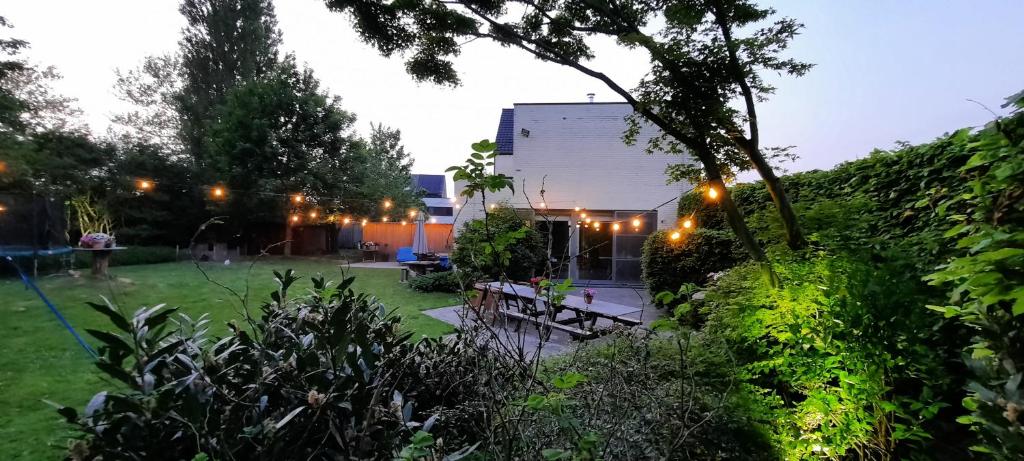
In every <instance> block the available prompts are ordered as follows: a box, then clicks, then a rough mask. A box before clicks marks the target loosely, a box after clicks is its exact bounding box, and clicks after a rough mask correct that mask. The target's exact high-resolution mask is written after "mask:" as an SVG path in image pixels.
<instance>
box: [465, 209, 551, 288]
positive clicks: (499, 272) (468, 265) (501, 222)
mask: <svg viewBox="0 0 1024 461" xmlns="http://www.w3.org/2000/svg"><path fill="white" fill-rule="evenodd" d="M498 236H510V237H508V238H507V239H508V240H509V242H508V243H507V245H501V244H502V243H504V242H499V245H501V246H502V251H494V250H493V247H494V245H495V244H494V242H492V240H494V239H496V238H497V237H498ZM501 253H505V256H507V258H505V257H502V255H501ZM546 255H547V252H546V249H545V248H544V243H543V239H542V238H541V235H540V233H539V232H537V230H536V229H534V228H533V227H531V226H530V225H529V224H528V223H527V221H526V220H525V219H523V218H522V217H520V216H519V215H518V214H516V211H515V209H513V208H511V207H509V206H499V207H497V208H496V209H494V210H490V211H489V212H488V213H487V222H486V223H485V222H484V220H482V219H475V220H472V221H469V222H466V223H465V224H464V225H463V228H462V231H461V232H460V233H459V236H458V237H456V238H455V251H453V252H452V262H453V263H454V264H455V266H456V267H457V268H458V269H460V270H463V271H467V272H469V273H471V274H474V275H479V276H481V277H484V278H488V279H490V280H497V279H498V278H499V277H501V276H503V275H504V276H506V277H508V278H509V279H511V280H518V281H525V280H529V279H530V277H532V276H534V275H535V274H537V273H539V272H540V271H542V270H543V268H544V258H545V257H546ZM503 260H504V261H503Z"/></svg>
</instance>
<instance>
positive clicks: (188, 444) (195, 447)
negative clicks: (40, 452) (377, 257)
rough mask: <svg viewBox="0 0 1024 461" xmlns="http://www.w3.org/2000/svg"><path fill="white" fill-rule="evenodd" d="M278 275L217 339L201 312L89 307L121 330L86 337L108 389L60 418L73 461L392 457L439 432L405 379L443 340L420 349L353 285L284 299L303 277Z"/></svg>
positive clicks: (319, 287)
mask: <svg viewBox="0 0 1024 461" xmlns="http://www.w3.org/2000/svg"><path fill="white" fill-rule="evenodd" d="M275 275H276V279H277V281H278V284H279V286H280V288H279V289H278V290H277V291H275V292H274V293H272V294H271V298H272V299H273V301H272V302H268V303H265V304H264V305H263V306H262V308H261V309H260V311H261V317H260V318H259V319H256V318H246V319H245V320H246V323H247V325H246V326H245V327H242V326H239V325H237V324H235V323H234V322H232V323H230V324H229V326H230V327H231V331H232V333H231V335H230V336H228V337H226V338H223V339H218V338H214V337H209V336H208V335H207V331H208V326H207V325H208V323H209V320H207V319H205V318H204V317H205V316H204V317H200V318H199V319H198V320H195V321H193V320H192V319H189V318H188V317H185V316H184V315H177V316H176V315H175V309H170V308H165V307H162V306H157V307H154V308H142V309H140V310H139V311H137V312H136V313H135V314H134V315H133V316H125V315H124V314H122V313H121V312H120V311H119V310H117V309H116V308H114V307H113V306H110V305H98V304H93V305H92V307H93V308H95V309H96V310H97V311H99V312H101V313H102V314H104V315H106V316H107V317H109V318H110V320H111V321H112V322H113V324H114V326H115V327H117V331H116V332H113V333H110V332H105V331H96V330H89V332H90V333H91V334H92V335H93V336H95V337H96V339H98V340H100V341H101V343H102V344H103V345H102V347H100V355H101V357H100V359H99V361H98V362H97V367H99V369H100V370H101V371H103V372H104V373H105V374H106V375H107V376H109V377H110V378H112V379H113V380H114V381H115V383H116V384H115V386H114V390H111V391H104V392H100V393H98V394H96V396H95V397H93V398H92V400H91V401H90V402H89V404H88V405H87V406H86V407H85V411H84V413H81V414H79V413H78V412H77V411H76V410H74V409H72V408H69V407H62V408H60V409H59V412H60V413H61V415H63V416H64V417H65V418H66V419H67V420H68V421H69V422H70V423H72V424H74V425H75V426H76V427H77V428H78V430H79V431H80V437H79V440H78V442H77V443H75V444H74V445H73V446H72V447H71V452H70V454H69V455H70V456H69V457H71V458H74V459H99V458H102V459H168V460H170V459H174V460H179V459H312V458H317V459H340V458H345V459H392V458H395V457H396V456H398V455H399V453H400V452H401V450H402V449H403V446H405V445H406V442H407V441H408V440H410V438H414V437H413V436H414V433H416V434H415V438H414V440H416V441H418V442H417V443H418V444H420V445H422V443H423V442H424V441H425V440H429V438H430V434H427V433H417V430H418V428H422V429H423V430H424V431H429V430H430V429H431V426H432V423H433V421H431V420H430V419H429V416H430V415H427V414H424V413H423V412H422V411H421V408H420V407H419V406H418V405H417V404H416V403H415V397H413V396H415V395H418V394H420V393H421V392H420V383H421V382H422V380H415V381H413V380H406V379H404V378H405V377H406V376H408V374H407V373H404V372H403V371H402V370H414V369H424V368H426V367H427V364H423V363H421V362H419V361H417V360H416V357H423V356H426V354H423V353H422V352H418V350H419V349H422V348H426V349H430V348H432V347H437V346H439V342H428V343H421V344H420V345H419V346H414V345H413V344H412V343H410V342H409V337H410V336H411V333H402V332H401V330H400V328H399V319H398V318H396V317H392V316H387V315H386V314H385V312H386V310H385V308H384V307H383V306H381V305H379V304H378V303H377V302H376V301H375V300H374V299H373V298H371V297H369V296H367V295H365V294H356V293H354V292H353V291H352V290H351V289H350V288H349V287H350V286H351V284H352V282H353V280H354V279H353V278H347V279H345V280H344V281H342V282H341V283H340V284H338V285H337V286H329V285H328V282H326V281H325V280H324V279H322V278H314V279H313V286H314V288H313V291H312V293H311V294H310V295H308V296H307V297H303V298H295V299H291V298H289V288H290V286H291V285H292V284H293V283H294V282H295V281H296V280H297V278H296V277H295V276H294V275H293V273H292V271H291V270H289V271H286V272H285V273H284V274H280V273H276V272H275ZM451 350H453V349H452V348H449V347H448V346H444V348H442V349H440V353H442V354H443V353H445V351H451ZM434 358H435V359H436V356H435V357H434ZM200 453H202V454H205V456H203V457H197V455H198V454H200Z"/></svg>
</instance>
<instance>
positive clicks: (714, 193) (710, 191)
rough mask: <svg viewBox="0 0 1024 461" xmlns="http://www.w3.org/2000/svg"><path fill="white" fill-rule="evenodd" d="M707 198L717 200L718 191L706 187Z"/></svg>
mask: <svg viewBox="0 0 1024 461" xmlns="http://www.w3.org/2000/svg"><path fill="white" fill-rule="evenodd" d="M708 198H710V199H711V200H714V199H716V198H718V189H715V188H714V187H711V186H708Z"/></svg>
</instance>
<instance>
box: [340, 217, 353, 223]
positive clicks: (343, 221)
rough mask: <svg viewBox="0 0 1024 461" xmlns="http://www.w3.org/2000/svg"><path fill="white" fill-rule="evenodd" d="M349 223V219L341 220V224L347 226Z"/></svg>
mask: <svg viewBox="0 0 1024 461" xmlns="http://www.w3.org/2000/svg"><path fill="white" fill-rule="evenodd" d="M349 221H351V219H348V218H345V219H343V220H341V222H342V223H343V224H348V223H349Z"/></svg>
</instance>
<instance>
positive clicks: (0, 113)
mask: <svg viewBox="0 0 1024 461" xmlns="http://www.w3.org/2000/svg"><path fill="white" fill-rule="evenodd" d="M9 28H11V23H10V22H8V21H7V19H6V18H4V17H3V16H0V29H9ZM26 47H28V42H26V41H24V40H21V39H17V38H14V37H5V38H0V135H8V134H10V133H12V132H16V131H20V130H22V129H23V128H24V126H23V121H22V119H21V114H22V112H24V111H25V103H24V102H23V101H22V100H21V99H19V98H18V96H17V95H16V94H15V91H14V89H13V88H12V87H11V86H10V84H9V80H8V79H9V77H10V76H11V74H14V73H17V72H20V71H22V70H24V69H25V62H24V61H23V60H22V59H20V58H19V57H18V55H19V54H20V53H21V50H23V49H25V48H26Z"/></svg>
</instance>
